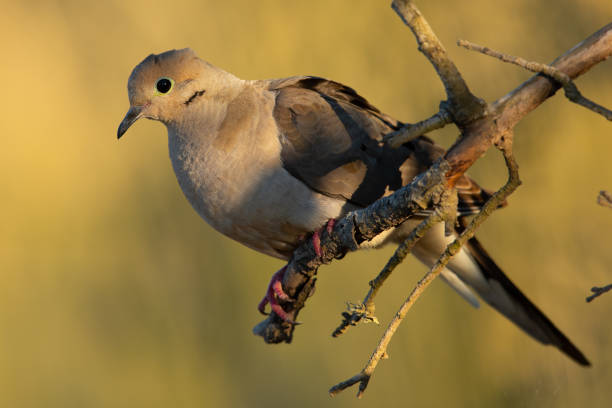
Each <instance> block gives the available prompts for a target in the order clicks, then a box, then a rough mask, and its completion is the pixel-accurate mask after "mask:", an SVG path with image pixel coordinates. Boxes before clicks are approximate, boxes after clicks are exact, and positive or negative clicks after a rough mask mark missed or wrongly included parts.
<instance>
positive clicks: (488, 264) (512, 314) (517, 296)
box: [459, 238, 591, 366]
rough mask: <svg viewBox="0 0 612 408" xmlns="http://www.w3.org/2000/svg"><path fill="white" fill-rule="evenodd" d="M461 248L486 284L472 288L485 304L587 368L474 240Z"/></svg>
mask: <svg viewBox="0 0 612 408" xmlns="http://www.w3.org/2000/svg"><path fill="white" fill-rule="evenodd" d="M464 249H466V250H467V252H468V253H469V254H470V255H471V256H472V258H473V259H474V261H476V263H477V264H478V266H479V268H480V271H481V273H482V274H483V275H484V278H485V279H486V281H487V283H488V285H486V286H488V287H486V288H482V285H477V286H473V287H474V289H475V290H476V292H478V294H479V295H480V296H481V297H482V298H483V299H484V300H485V301H486V302H487V303H489V304H490V305H491V306H493V307H494V308H495V309H497V310H498V311H499V312H500V313H502V314H503V315H505V316H506V317H507V318H509V319H510V320H512V322H514V323H515V324H516V325H517V326H519V327H520V328H521V329H523V330H524V331H525V332H527V333H528V334H529V335H531V336H532V337H533V338H535V339H536V340H539V341H540V342H542V343H544V344H552V345H554V346H555V347H557V348H558V349H559V350H561V351H562V352H563V353H565V354H566V355H567V356H569V357H570V358H572V359H573V360H574V361H576V362H577V363H578V364H581V365H584V366H589V365H591V363H589V361H588V360H587V359H586V357H585V356H584V354H582V352H581V351H580V350H578V348H577V347H576V346H574V344H573V343H572V342H571V341H570V340H569V339H568V338H567V337H565V335H564V334H563V333H561V331H560V330H559V329H557V327H556V326H555V325H554V324H553V323H552V322H551V321H550V319H548V318H547V317H546V316H545V315H544V313H542V312H541V311H540V309H538V308H537V307H536V306H535V305H534V304H533V303H532V302H531V301H530V300H529V299H527V297H526V296H525V295H524V294H523V293H522V292H521V291H520V289H519V288H517V287H516V286H515V285H514V283H512V281H511V280H510V279H508V277H507V276H506V275H505V274H504V272H503V271H502V270H501V269H500V268H499V267H498V266H497V264H495V262H494V261H493V259H491V257H490V256H489V254H488V253H487V251H485V249H484V248H483V247H482V245H481V244H480V242H478V240H477V239H476V238H472V239H470V240H469V241H468V243H467V244H466V246H465V247H464ZM459 276H461V274H460V273H459ZM469 283H470V282H468V284H469ZM471 286H472V285H471Z"/></svg>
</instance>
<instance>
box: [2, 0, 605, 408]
mask: <svg viewBox="0 0 612 408" xmlns="http://www.w3.org/2000/svg"><path fill="white" fill-rule="evenodd" d="M389 2H390V1H389V0H385V1H354V0H353V1H349V0H342V1H341V0H335V1H325V0H311V1H308V2H298V1H296V2H287V1H268V0H266V1H246V0H243V1H239V0H226V1H214V0H208V1H205V0H197V1H195V0H193V1H189V0H175V1H172V2H171V1H165V2H158V1H129V2H123V1H118V0H115V1H106V2H104V1H95V2H94V1H77V0H65V1H36V0H32V1H25V0H23V1H19V2H15V1H12V2H3V4H2V14H1V15H0V34H1V36H0V38H2V54H3V56H2V63H0V73H1V75H0V78H1V79H2V82H1V83H2V87H1V88H2V91H3V92H2V97H1V98H0V101H1V102H0V103H1V110H2V120H1V121H0V131H1V133H2V149H0V166H1V167H0V172H1V174H2V176H1V179H0V180H1V187H2V188H1V191H2V199H1V200H0V211H1V213H2V222H1V224H0V225H1V227H0V228H1V234H0V277H1V281H0V406H1V407H11V408H12V407H260V406H261V407H264V406H265V407H269V408H273V407H287V406H290V407H313V406H319V407H323V406H326V407H327V406H330V407H331V406H333V407H349V406H355V405H357V402H356V400H355V399H354V393H355V391H356V390H354V389H351V390H349V391H348V392H346V393H344V394H341V395H339V396H338V397H336V398H334V399H330V398H329V397H328V395H327V389H328V388H329V387H330V386H331V385H333V384H335V383H336V382H338V381H341V380H344V379H346V378H348V377H349V376H352V375H353V374H355V373H356V372H357V371H358V370H359V369H360V368H361V367H362V366H363V364H364V363H365V362H366V360H367V358H368V357H369V354H370V352H371V350H372V349H373V347H374V346H375V344H376V342H377V339H378V337H379V336H380V334H381V333H382V331H383V330H384V327H385V326H384V324H386V323H387V322H388V320H389V318H390V317H391V316H392V314H393V313H394V312H395V310H396V308H397V307H398V306H399V304H400V303H401V301H403V299H404V298H405V296H406V295H407V294H408V292H409V291H410V289H411V288H412V286H413V284H414V282H415V281H416V280H417V279H418V278H419V277H421V276H422V275H423V273H424V272H425V268H424V267H423V266H421V265H420V264H417V263H416V262H414V261H412V260H411V261H409V262H407V263H406V264H405V265H403V266H402V267H401V268H400V269H399V270H398V271H397V272H396V273H395V275H394V276H393V277H392V278H391V279H390V281H389V282H388V284H387V285H386V287H385V288H384V289H383V291H382V293H381V297H380V299H379V300H378V302H377V313H378V317H379V319H380V320H381V322H383V325H382V326H375V325H368V326H362V327H359V328H356V329H352V330H351V331H349V332H348V333H347V334H345V335H344V336H342V337H341V338H339V339H332V338H331V336H330V334H331V332H332V330H333V329H334V328H335V327H336V325H337V324H338V322H339V321H340V313H341V312H342V311H343V309H344V302H345V301H347V300H350V301H357V300H360V299H361V298H362V296H363V295H364V294H365V291H366V289H367V282H368V280H369V279H371V278H372V277H373V276H375V274H376V273H377V271H378V269H379V268H380V267H381V266H382V265H383V264H384V263H385V261H386V258H387V257H388V256H389V255H390V253H391V252H392V248H386V249H384V250H380V251H363V252H360V253H356V254H351V255H349V256H347V257H346V258H345V259H344V260H342V261H338V262H334V263H333V264H332V265H330V266H326V267H323V268H321V269H320V271H319V282H318V288H317V292H316V295H315V296H314V297H313V298H311V299H310V301H309V303H308V305H307V307H306V309H305V310H304V311H303V313H302V314H301V315H300V320H301V321H302V322H304V324H303V325H302V326H300V327H298V328H297V330H296V332H295V339H294V342H293V344H291V345H286V344H285V345H276V346H275V345H265V344H264V343H263V342H262V341H261V339H260V338H258V337H255V336H253V335H252V334H251V329H252V327H253V326H254V325H255V324H256V323H257V322H259V321H260V320H261V316H260V315H259V314H258V313H257V311H256V307H255V306H256V305H257V302H258V301H259V299H260V297H261V296H262V295H263V293H264V290H265V287H266V284H267V282H268V279H269V277H270V275H271V273H272V272H274V271H275V270H276V269H277V268H279V267H280V266H281V262H280V261H277V260H274V259H271V258H268V257H266V256H264V255H260V254H257V253H255V252H253V251H251V250H249V249H247V248H244V247H242V246H240V245H239V244H237V243H234V242H232V241H230V240H229V239H227V238H224V237H222V236H220V235H219V234H218V233H216V232H214V231H213V230H212V229H211V228H210V227H208V226H207V225H206V224H205V223H204V222H203V221H201V220H200V219H199V218H198V217H197V215H196V214H195V212H194V211H193V210H192V209H191V208H190V206H189V205H188V204H187V201H186V200H185V198H184V197H183V196H182V194H181V192H180V190H179V188H178V185H177V183H176V181H175V178H174V175H173V173H172V170H171V167H170V165H169V160H168V153H167V142H166V131H165V129H164V127H163V126H162V125H161V124H159V123H155V122H151V121H139V122H138V123H137V124H136V125H135V126H134V127H133V128H132V129H130V131H129V133H128V134H127V135H126V136H125V137H124V138H123V139H122V140H121V141H120V142H118V141H117V140H116V136H115V135H116V129H117V126H118V124H119V122H120V120H121V119H122V117H123V115H124V114H125V112H126V110H127V108H128V101H127V91H126V82H127V78H128V76H129V74H130V71H131V69H132V68H133V67H134V66H135V65H136V64H137V63H138V62H140V61H141V60H142V59H143V58H144V57H145V56H147V55H148V54H149V53H152V52H155V53H157V52H161V51H164V50H167V49H171V48H182V47H186V46H189V47H192V48H193V49H194V50H196V52H197V53H198V54H199V55H200V56H201V57H202V58H204V59H207V60H209V61H210V62H212V63H213V64H216V65H218V66H220V67H222V68H224V69H226V70H228V71H230V72H233V73H234V74H236V75H238V76H240V77H242V78H248V79H255V78H275V77H284V76H290V75H295V74H315V75H319V76H324V77H328V78H331V79H335V80H338V81H340V82H343V83H346V84H348V85H350V86H352V87H354V88H356V89H357V90H358V91H359V92H360V93H361V94H362V95H364V96H365V97H366V98H368V99H369V100H370V101H371V102H372V103H373V104H374V105H376V106H378V107H379V108H380V109H382V110H383V111H385V112H388V113H390V114H392V115H394V116H396V117H398V118H400V119H403V120H406V121H417V120H420V119H423V118H425V117H427V116H429V115H430V114H432V113H433V112H435V111H436V109H437V105H438V103H439V101H440V100H441V99H443V97H444V95H443V90H442V87H441V85H440V82H439V80H438V79H437V78H436V76H435V73H434V72H433V70H432V68H431V67H430V65H429V63H428V62H427V61H426V60H425V59H424V58H423V57H422V56H421V55H420V54H419V53H418V52H417V50H416V46H415V42H414V39H413V37H412V36H411V34H410V32H409V30H408V29H407V28H406V27H405V26H404V25H403V24H402V23H401V21H400V20H399V18H398V17H397V16H396V15H395V13H393V11H392V10H391V9H390V8H389ZM419 6H420V7H421V10H422V11H423V13H424V14H425V16H427V18H428V19H429V21H430V23H431V24H432V25H433V27H434V29H435V30H437V33H438V35H439V37H440V38H441V39H442V41H443V42H444V43H445V44H446V46H447V48H448V49H449V52H450V54H451V56H452V58H454V59H455V61H456V63H457V64H458V66H459V68H460V69H461V70H462V72H463V74H464V77H465V78H466V80H467V81H468V83H469V84H470V86H471V88H472V89H473V90H474V92H475V93H476V94H478V95H479V96H482V97H484V98H486V99H487V100H489V101H491V100H494V99H496V98H498V97H500V96H501V95H503V94H505V93H506V92H508V91H510V90H511V89H513V88H514V87H516V86H517V85H518V84H520V83H521V82H522V81H524V80H526V79H527V78H528V77H529V76H530V74H528V73H526V72H523V71H521V70H520V69H518V68H516V67H513V66H509V65H505V64H502V63H500V62H498V61H495V60H492V59H490V58H488V57H484V56H481V55H479V54H475V53H471V52H468V51H465V50H462V49H458V48H457V47H456V46H455V45H454V43H455V41H456V40H457V39H458V38H465V39H468V40H471V41H475V42H478V43H481V44H484V45H487V46H490V47H493V48H497V49H499V50H502V51H505V52H508V53H512V54H516V55H521V56H523V57H525V58H528V59H534V60H539V61H543V62H547V61H551V60H552V59H554V58H555V57H556V56H557V55H559V54H561V53H563V52H564V51H565V50H567V49H569V48H570V47H572V46H573V45H574V44H576V43H577V42H579V41H580V40H582V39H584V38H585V37H586V36H588V35H590V34H591V33H593V32H594V31H596V30H597V29H599V28H600V27H602V26H603V25H604V24H606V23H608V22H609V21H610V16H612V2H610V1H609V0H562V1H557V2H554V3H553V2H534V1H528V0H520V1H512V2H491V1H486V0H479V1H470V2H460V3H457V2H452V1H438V2H426V1H421V2H419ZM611 64H612V63H611V62H610V61H608V62H606V63H603V64H600V65H599V66H597V67H596V68H595V69H593V70H592V71H591V72H589V73H588V74H587V75H585V76H584V77H583V78H581V79H580V80H579V81H578V85H579V86H580V88H581V90H582V91H583V92H584V93H585V95H587V96H589V97H592V98H593V99H595V100H596V101H598V102H600V103H602V104H604V105H606V106H608V107H612V65H611ZM456 133H457V131H456V130H455V129H454V128H449V129H445V130H444V131H440V132H436V133H434V134H432V137H434V138H435V139H436V140H438V141H439V142H440V143H443V144H445V145H448V144H449V143H451V142H452V140H453V139H454V137H455V135H456ZM515 150H516V153H517V156H518V160H519V163H520V165H521V175H522V179H523V181H524V184H523V186H522V187H520V189H519V190H518V191H517V192H516V193H515V194H514V195H513V196H512V197H511V199H510V204H511V205H510V206H509V207H508V208H506V209H504V210H503V211H500V212H499V213H497V214H495V215H494V216H493V217H492V219H490V221H489V222H488V223H487V224H486V225H485V226H484V227H483V228H482V230H481V231H480V233H479V236H480V237H481V240H482V241H483V242H484V243H485V244H486V246H487V248H488V249H489V251H490V252H491V253H492V254H493V255H494V257H495V258H496V259H497V261H498V262H499V263H500V264H501V265H502V267H503V268H504V269H505V271H506V272H507V273H508V275H509V276H510V277H511V278H512V279H513V280H514V281H515V282H516V283H517V285H518V286H519V287H521V288H522V289H523V290H524V291H525V292H526V294H527V295H528V296H529V297H530V298H531V299H532V300H533V301H534V302H535V303H536V304H537V305H539V306H540V307H541V308H542V309H543V311H544V312H545V313H546V314H547V315H548V316H549V317H550V318H551V319H552V320H553V321H554V322H555V323H556V324H557V325H558V326H559V327H560V328H561V329H562V331H564V332H565V333H566V334H567V335H568V337H570V338H571V339H572V340H573V341H574V342H575V343H576V344H577V345H578V346H579V347H580V348H581V349H582V350H583V351H584V352H585V354H586V355H587V357H589V359H590V360H591V361H592V362H593V367H592V368H589V369H584V368H582V367H579V366H577V365H576V364H575V363H573V362H572V361H570V360H569V359H568V358H566V357H565V356H563V355H562V354H561V353H559V352H558V351H557V350H555V349H553V348H551V347H543V346H541V345H539V344H538V343H536V342H535V341H533V340H531V339H530V338H528V337H527V336H526V335H525V334H523V333H522V332H521V331H519V330H518V329H517V328H515V327H514V326H513V325H511V324H510V323H508V322H507V320H506V319H504V318H502V317H501V316H500V315H498V314H497V313H495V312H493V311H492V310H491V309H490V308H488V307H486V306H484V307H482V308H481V309H480V310H474V309H472V308H471V307H470V306H469V305H468V304H467V303H465V302H464V301H463V300H462V299H460V298H459V297H458V296H456V295H455V294H454V293H453V292H452V291H450V290H449V289H448V288H447V287H446V286H445V285H444V284H442V283H441V282H435V284H434V285H433V287H432V289H431V290H429V291H428V292H427V293H426V294H425V295H424V296H423V298H422V299H421V300H420V301H419V302H418V303H417V305H416V306H415V308H414V309H413V310H412V311H411V312H410V313H409V315H408V317H407V319H406V321H405V323H404V324H403V326H402V327H401V328H400V329H399V331H398V333H397V334H396V336H395V338H394V339H393V341H392V343H391V346H390V349H389V353H390V356H391V359H390V360H385V361H383V362H382V363H381V364H380V366H379V368H378V370H377V371H376V373H375V375H374V377H373V379H372V381H371V383H370V386H369V388H368V391H367V392H366V394H365V397H364V401H361V402H359V404H360V405H362V406H379V405H380V406H385V407H396V406H397V407H400V406H402V407H403V406H415V407H439V406H453V407H516V406H524V407H531V406H538V407H577V406H590V407H603V406H609V405H608V404H610V401H612V389H611V387H610V386H611V385H612V352H611V348H610V347H611V342H612V325H611V324H610V311H611V305H612V295H611V294H608V295H607V296H603V297H601V298H599V299H597V300H596V301H594V302H593V303H591V304H587V303H585V301H584V298H585V296H587V295H588V293H589V288H590V287H591V286H593V285H603V284H608V283H611V282H612V272H611V265H612V250H611V249H612V246H611V245H610V244H611V237H612V235H611V232H612V211H610V210H608V209H605V208H602V207H599V206H597V205H596V204H595V198H596V195H597V193H598V191H599V190H601V189H609V190H612V167H611V166H610V163H611V160H612V125H611V124H610V123H609V122H606V121H605V120H604V119H603V118H601V117H599V116H596V115H595V114H592V113H590V112H588V111H586V110H585V109H583V108H581V107H578V106H575V105H573V104H571V103H569V102H567V101H566V100H565V99H564V98H563V97H562V96H561V95H557V96H555V97H554V98H552V99H551V100H549V101H548V102H547V103H546V104H544V105H543V106H542V107H541V108H540V109H538V110H536V111H535V112H534V113H532V114H531V115H530V116H529V117H527V118H526V119H525V120H524V121H523V122H521V123H520V125H519V126H518V128H517V136H516V147H515ZM470 173H471V175H472V176H473V177H474V178H476V179H477V180H478V181H479V182H480V183H481V184H483V185H485V186H487V187H489V188H494V187H496V186H499V185H500V184H501V183H503V182H504V180H505V170H504V167H503V164H502V160H501V157H500V155H499V154H498V153H496V152H490V153H489V154H488V155H487V156H485V157H484V158H483V159H482V160H480V161H479V162H478V163H477V164H476V166H475V167H474V168H473V169H471V171H470Z"/></svg>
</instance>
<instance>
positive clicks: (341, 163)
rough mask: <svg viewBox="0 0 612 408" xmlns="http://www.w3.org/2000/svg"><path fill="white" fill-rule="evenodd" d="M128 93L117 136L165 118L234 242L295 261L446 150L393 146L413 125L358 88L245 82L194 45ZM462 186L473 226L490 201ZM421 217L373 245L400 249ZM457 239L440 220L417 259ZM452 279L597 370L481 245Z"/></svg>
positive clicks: (211, 212)
mask: <svg viewBox="0 0 612 408" xmlns="http://www.w3.org/2000/svg"><path fill="white" fill-rule="evenodd" d="M160 81H161V82H160ZM128 93H129V97H130V105H131V107H130V110H129V111H128V113H127V115H126V117H125V119H124V120H123V122H122V123H121V125H120V126H119V130H118V136H119V137H120V136H121V135H123V133H125V131H126V130H127V129H128V128H129V126H130V125H131V124H133V123H134V122H135V121H136V120H137V119H139V118H141V117H146V118H150V119H155V120H159V121H161V122H163V123H164V124H165V125H166V127H167V128H168V144H169V150H170V159H171V161H172V166H173V168H174V171H175V173H176V176H177V179H178V181H179V184H180V186H181V189H182V190H183V192H184V194H185V196H186V197H187V199H188V200H189V202H190V203H191V205H192V206H193V207H194V209H195V210H196V211H197V212H198V214H200V216H201V217H202V218H203V219H204V220H206V221H207V222H208V223H209V224H210V225H211V226H212V227H213V228H215V229H216V230H218V231H219V232H221V233H223V234H224V235H226V236H228V237H230V238H232V239H235V240H236V241H238V242H240V243H242V244H244V245H246V246H248V247H250V248H253V249H255V250H257V251H259V252H262V253H265V254H268V255H271V256H274V257H277V258H280V259H285V260H286V259H288V258H289V257H290V256H291V253H292V252H293V250H294V249H295V248H296V247H297V246H298V245H299V243H300V242H301V240H302V239H303V237H304V235H306V234H309V233H311V232H313V231H315V230H316V229H318V228H320V227H321V226H323V225H324V224H325V223H326V222H327V220H329V219H332V218H337V217H340V216H342V215H343V214H345V213H346V212H347V211H349V210H352V209H356V208H361V207H365V206H368V205H369V204H371V203H373V202H374V201H376V200H377V199H378V198H380V197H382V196H384V195H387V194H390V193H392V192H393V191H395V190H397V189H398V188H400V187H401V186H403V185H405V184H407V183H408V182H410V181H411V180H412V179H413V178H414V177H415V176H416V175H418V174H419V173H421V172H423V171H424V170H426V169H427V168H428V167H429V166H430V165H431V163H432V162H433V161H434V160H435V159H437V158H438V157H440V156H441V155H442V154H443V153H444V150H443V149H442V148H441V147H439V146H437V145H435V144H434V143H433V142H432V141H431V140H430V139H428V138H426V137H420V138H418V139H416V140H414V141H412V142H409V143H406V144H404V145H403V146H400V147H399V148H397V149H392V148H390V147H388V146H386V145H385V144H384V143H382V137H383V136H384V135H385V134H387V133H389V132H391V131H393V130H397V129H398V128H399V127H400V126H401V125H402V124H401V123H400V122H398V121H397V120H395V119H393V118H391V117H389V116H388V115H385V114H383V113H381V112H380V111H379V110H378V109H376V108H375V107H374V106H372V105H371V104H370V103H369V102H368V101H366V100H365V99H364V98H363V97H361V96H359V95H358V94H357V93H356V92H355V91H354V90H353V89H351V88H349V87H347V86H344V85H342V84H339V83H337V82H333V81H329V80H326V79H323V78H317V77H309V76H302V77H292V78H285V79H276V80H265V81H245V80H241V79H239V78H236V77H235V76H233V75H232V74H229V73H227V72H225V71H223V70H221V69H219V68H216V67H214V66H213V65H211V64H209V63H207V62H205V61H203V60H201V59H199V58H198V57H197V56H196V55H195V53H194V52H193V51H191V50H189V49H184V50H172V51H168V52H165V53H163V54H159V55H150V56H149V57H147V58H146V59H145V60H144V61H143V62H142V63H140V64H139V65H138V66H137V67H136V68H135V69H134V71H133V72H132V75H131V76H130V79H129V81H128ZM457 190H458V195H459V208H458V212H459V215H460V220H462V221H464V219H463V218H462V217H464V216H466V215H470V214H473V213H475V212H477V211H478V210H479V209H480V207H481V206H482V205H483V204H484V202H485V201H486V199H487V198H488V197H489V196H490V195H489V193H488V192H487V191H485V190H483V189H481V188H480V187H479V186H478V185H477V184H476V183H475V182H473V181H472V180H471V179H469V178H468V177H466V176H463V177H461V178H460V179H459V181H458V183H457ZM418 222H419V219H413V220H408V221H407V222H405V223H404V224H403V225H402V226H400V227H398V228H396V229H395V230H393V231H390V232H388V233H384V234H381V236H379V237H377V238H375V239H374V240H372V242H370V243H367V245H365V246H370V247H375V246H380V245H383V244H384V243H386V242H389V241H393V242H399V241H401V240H402V239H403V238H404V237H405V236H406V234H407V233H409V231H410V230H411V229H412V228H413V227H414V226H415V225H416V224H417V223H418ZM452 238H453V237H452V236H451V237H445V236H444V232H443V227H442V226H441V225H440V226H438V227H436V228H434V229H433V230H432V231H431V232H430V233H429V234H427V235H426V236H425V237H424V238H423V239H422V240H421V241H419V242H418V244H417V245H416V246H415V248H414V250H413V254H414V255H415V256H416V257H417V258H418V259H419V260H421V261H422V262H423V263H425V264H426V265H428V266H431V265H432V264H433V263H434V262H435V260H436V259H437V258H438V256H439V255H440V254H441V252H442V251H443V250H444V247H445V245H446V244H447V243H448V242H449V241H450V240H452ZM442 277H443V278H444V280H445V281H446V282H447V283H448V284H449V285H450V286H451V287H452V288H453V289H455V290H456V291H457V292H458V293H459V294H460V295H461V296H463V297H464V298H465V299H466V300H468V301H469V302H470V303H471V304H472V305H474V306H478V300H477V298H476V296H475V295H474V293H473V291H475V292H476V293H478V295H479V296H480V297H482V298H483V299H484V300H485V301H486V302H487V303H489V304H490V305H491V306H493V307H494V308H495V309H497V310H498V311H500V312H501V313H502V314H504V315H505V316H506V317H508V318H509V319H510V320H512V321H513V322H514V323H515V324H517V325H518V326H519V327H521V328H522V329H523V330H525V331H526V332H527V333H528V334H530V335H531V336H532V337H534V338H535V339H537V340H539V341H541V342H542V343H544V344H553V345H555V346H557V347H558V348H560V349H561V350H562V351H563V352H565V353H566V354H568V355H569V356H570V357H571V358H573V359H574V360H575V361H577V362H578V363H580V364H584V365H588V361H587V360H586V358H585V357H584V355H583V354H582V353H581V352H580V351H579V350H578V349H577V348H576V347H575V346H574V345H573V344H572V343H571V342H570V341H569V340H568V339H567V338H566V337H565V336H564V335H563V334H562V333H561V332H560V331H559V330H558V329H557V328H556V327H555V326H554V325H553V324H552V322H550V320H548V319H547V318H546V316H544V314H542V313H541V312H540V311H539V310H538V309H537V307H536V306H534V305H533V304H532V303H531V302H530V301H529V300H528V299H527V298H526V297H525V296H524V295H523V294H522V293H521V292H520V290H519V289H518V288H516V286H515V285H514V284H513V283H512V282H511V281H510V280H509V279H508V278H507V277H506V276H505V275H504V274H503V272H502V271H501V269H500V268H499V267H497V265H496V264H495V263H494V262H493V260H492V259H491V258H490V256H489V255H488V254H487V253H486V251H484V249H483V248H482V246H481V245H480V243H479V242H478V241H476V240H475V239H473V240H471V241H470V242H469V243H468V244H467V245H466V247H464V249H463V250H461V251H460V252H459V253H458V254H457V255H456V256H455V257H454V258H453V259H452V260H451V262H450V263H449V265H448V269H445V270H444V271H443V273H442Z"/></svg>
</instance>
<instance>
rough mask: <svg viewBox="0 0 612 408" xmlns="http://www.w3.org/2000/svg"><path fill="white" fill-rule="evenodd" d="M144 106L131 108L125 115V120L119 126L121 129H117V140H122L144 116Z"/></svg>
mask: <svg viewBox="0 0 612 408" xmlns="http://www.w3.org/2000/svg"><path fill="white" fill-rule="evenodd" d="M144 108H145V107H144V106H131V107H130V109H129V110H128V112H127V113H126V114H125V118H123V120H122V121H121V123H120V124H119V129H117V139H119V138H121V136H123V134H124V133H125V132H127V130H128V129H129V128H130V126H132V124H134V122H136V121H137V120H138V119H140V118H141V117H142V116H143V113H144Z"/></svg>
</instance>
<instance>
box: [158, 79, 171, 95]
mask: <svg viewBox="0 0 612 408" xmlns="http://www.w3.org/2000/svg"><path fill="white" fill-rule="evenodd" d="M172 85H174V81H173V80H172V79H170V78H166V77H161V78H159V79H158V80H157V82H156V83H155V89H156V90H157V92H159V93H160V94H167V93H168V92H170V90H171V89H172Z"/></svg>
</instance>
